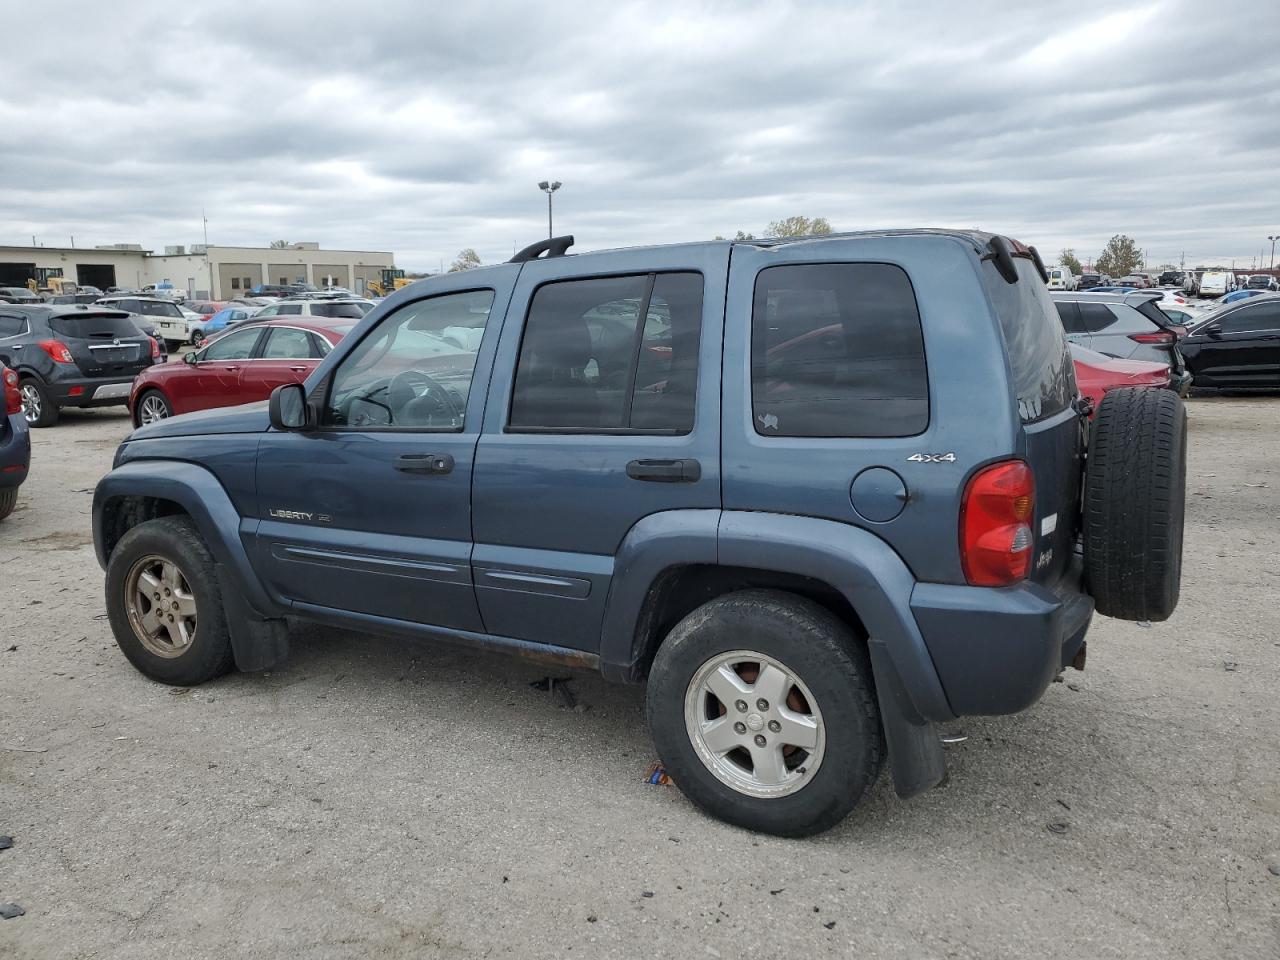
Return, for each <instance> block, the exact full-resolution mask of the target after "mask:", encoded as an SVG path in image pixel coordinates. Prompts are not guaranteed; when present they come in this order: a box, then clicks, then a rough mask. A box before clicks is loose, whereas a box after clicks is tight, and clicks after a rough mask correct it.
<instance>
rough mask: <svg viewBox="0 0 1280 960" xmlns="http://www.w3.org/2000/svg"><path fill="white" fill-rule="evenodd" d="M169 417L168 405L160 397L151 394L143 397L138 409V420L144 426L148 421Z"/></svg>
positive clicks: (152, 421)
mask: <svg viewBox="0 0 1280 960" xmlns="http://www.w3.org/2000/svg"><path fill="white" fill-rule="evenodd" d="M168 418H169V407H168V405H167V404H166V403H165V402H164V400H163V399H162V398H161V397H158V396H156V395H155V394H152V395H151V396H149V397H145V398H144V399H143V401H142V405H141V407H140V408H139V410H138V420H139V421H140V422H141V423H142V425H143V426H144V427H145V426H146V425H147V424H149V423H155V422H156V421H158V420H167V419H168Z"/></svg>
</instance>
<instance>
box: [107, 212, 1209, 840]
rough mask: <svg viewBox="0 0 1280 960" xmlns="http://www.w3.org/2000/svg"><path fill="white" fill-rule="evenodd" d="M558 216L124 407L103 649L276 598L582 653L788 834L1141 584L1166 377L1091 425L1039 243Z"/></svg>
mask: <svg viewBox="0 0 1280 960" xmlns="http://www.w3.org/2000/svg"><path fill="white" fill-rule="evenodd" d="M572 242H573V241H572V238H571V237H559V238H553V239H550V240H546V241H542V242H540V243H537V244H534V245H532V246H531V247H528V248H526V249H525V250H523V251H521V252H520V253H518V254H517V255H516V256H515V257H514V258H513V259H512V260H511V262H509V263H505V264H501V265H497V266H492V267H486V268H481V269H476V270H470V271H467V272H462V273H451V274H447V275H443V276H436V277H431V278H429V279H426V280H422V281H419V282H417V283H414V284H412V285H410V286H408V287H405V288H404V289H402V290H400V291H398V292H397V293H396V294H395V295H393V296H391V297H389V298H388V299H387V300H386V301H384V302H383V303H382V304H381V305H380V306H379V307H378V308H377V309H375V310H373V311H372V312H371V313H370V314H369V315H368V316H367V317H366V318H365V319H364V320H363V321H361V322H360V324H359V325H358V326H357V327H356V328H355V330H353V331H352V332H351V334H350V335H349V336H347V337H346V339H345V340H344V341H343V342H342V344H341V345H340V346H339V347H337V348H336V349H335V350H334V351H333V352H332V353H331V354H330V355H329V356H328V357H327V358H326V359H325V360H324V362H323V363H321V364H320V366H319V367H318V368H317V369H316V371H315V372H314V373H313V374H312V375H311V377H310V378H309V379H308V380H307V382H306V383H305V384H304V385H298V384H291V385H286V386H283V387H280V388H279V389H278V390H277V391H276V392H275V394H273V396H272V398H271V400H270V402H269V403H268V404H257V405H249V406H243V407H236V408H231V409H221V410H216V411H207V412H202V413H195V414H189V415H186V416H181V417H175V418H172V419H169V420H165V421H162V422H159V423H156V424H152V425H150V426H147V427H143V428H141V429H139V430H137V431H135V432H134V433H133V434H132V435H130V436H129V437H128V438H127V439H126V440H125V442H124V443H123V444H122V445H121V446H120V448H119V450H118V452H117V454H116V458H115V464H114V467H113V469H112V471H111V472H110V473H109V474H108V475H107V476H106V477H105V478H104V479H103V480H102V481H101V482H100V483H99V485H98V488H97V491H96V494H95V497H94V519H93V524H94V537H95V543H96V547H97V553H98V558H99V560H100V562H101V563H102V565H103V566H104V568H105V569H106V603H107V610H108V613H109V617H110V622H111V626H112V630H113V632H114V634H115V637H116V640H117V642H118V643H119V646H120V648H121V650H122V651H123V652H124V654H125V656H126V657H128V659H129V660H130V661H131V662H132V663H133V664H134V666H136V667H137V668H138V669H139V670H141V671H142V672H143V673H145V674H146V675H147V676H149V677H152V678H154V679H156V680H159V681H161V682H164V683H171V684H182V685H189V684H196V683H200V682H202V681H205V680H209V679H211V678H213V677H216V676H218V675H219V674H222V673H224V672H226V671H228V670H230V669H232V668H233V667H238V668H239V669H241V670H249V671H252V670H261V669H263V668H266V667H268V666H270V665H271V664H273V663H276V662H277V661H279V660H280V659H281V658H283V657H284V656H286V654H287V648H288V629H287V627H286V618H289V617H292V618H304V619H308V620H313V621H318V622H321V623H326V624H333V625H337V626H342V627H347V628H355V629H361V630H367V631H372V632H379V633H390V634H395V635H400V636H404V637H408V638H416V639H419V640H422V641H425V642H427V643H431V642H441V641H449V642H461V643H467V644H473V645H476V646H480V647H486V648H491V649H502V650H507V651H510V652H514V653H518V654H522V655H525V656H528V657H532V658H535V659H541V660H543V661H547V662H551V663H555V664H559V665H574V666H579V667H585V668H591V669H598V670H599V671H600V672H601V673H603V674H604V676H605V677H607V678H609V679H611V680H616V681H620V682H644V683H646V684H647V693H646V696H647V713H648V720H649V727H650V731H651V734H652V737H653V739H654V742H655V744H656V746H657V750H658V754H659V756H660V757H661V759H662V761H663V763H664V764H665V765H666V767H667V769H668V771H669V772H670V773H671V775H672V776H673V778H674V780H675V782H676V784H677V785H678V786H679V787H680V789H681V790H682V791H683V792H684V793H685V794H686V795H687V796H688V797H689V798H690V799H691V800H692V801H693V802H694V803H696V804H698V805H699V806H700V807H702V808H703V809H705V810H706V811H708V812H709V813H711V814H712V815H714V816H717V817H720V818H722V819H724V820H727V821H729V822H732V823H735V824H739V825H742V826H745V827H748V828H751V829H755V830H760V831H767V832H771V833H776V834H781V835H787V836H800V835H804V834H809V833H814V832H817V831H821V830H825V829H827V828H829V827H831V826H832V825H834V824H835V823H837V822H838V821H839V820H840V819H841V818H843V817H844V816H845V815H846V814H847V813H848V812H849V810H851V809H852V808H853V807H854V805H856V804H857V803H858V801H859V799H860V798H861V797H862V795H863V794H864V792H865V791H866V790H867V788H868V786H869V785H871V784H872V783H873V782H874V780H875V779H876V777H877V775H878V774H879V772H880V769H881V767H882V766H883V765H884V763H885V762H886V761H887V762H888V765H889V767H890V769H891V771H892V776H893V782H894V786H895V788H896V790H897V792H898V793H899V794H900V795H901V796H904V797H907V796H912V795H914V794H917V793H919V792H921V791H923V790H925V789H927V788H929V787H930V786H933V785H934V784H936V783H938V782H939V781H940V780H941V779H942V777H943V776H944V774H945V766H944V761H943V755H942V748H941V746H940V742H939V738H938V733H937V729H936V724H938V723H941V722H945V721H949V720H953V719H954V718H956V717H959V716H964V715H974V714H1006V713H1013V712H1016V711H1019V710H1022V709H1024V708H1026V707H1028V706H1030V705H1031V704H1033V703H1034V702H1035V701H1036V700H1037V699H1038V698H1039V697H1040V696H1041V694H1043V692H1044V691H1045V689H1046V688H1047V687H1048V685H1049V684H1050V683H1051V682H1052V681H1053V680H1054V678H1055V677H1056V676H1057V675H1058V674H1060V672H1061V671H1062V670H1063V669H1065V667H1067V666H1075V667H1077V668H1082V667H1083V665H1084V658H1085V643H1084V637H1085V632H1086V630H1087V629H1088V627H1089V623H1090V620H1091V618H1092V616H1093V614H1094V611H1095V608H1096V610H1097V611H1098V612H1100V613H1103V614H1105V615H1108V616H1112V617H1121V618H1126V619H1134V620H1161V619H1164V618H1167V617H1168V616H1169V615H1170V614H1171V613H1172V611H1173V609H1174V607H1175V605H1176V603H1177V599H1178V589H1179V582H1180V578H1181V555H1182V515H1183V499H1184V485H1185V443H1186V414H1185V411H1184V409H1183V407H1182V402H1181V400H1179V399H1178V397H1177V396H1175V395H1174V394H1173V393H1172V392H1171V391H1164V390H1119V391H1113V392H1112V393H1110V394H1108V395H1107V397H1106V399H1105V400H1104V401H1103V402H1102V404H1101V406H1100V409H1099V410H1098V411H1097V417H1096V420H1095V422H1094V425H1093V426H1092V428H1090V426H1089V421H1088V419H1087V414H1088V413H1089V409H1088V407H1087V405H1086V404H1087V401H1083V400H1081V399H1080V398H1079V396H1078V395H1077V391H1076V385H1075V377H1074V373H1073V367H1072V364H1071V360H1070V357H1069V354H1068V352H1067V348H1066V342H1065V339H1064V334H1063V330H1062V326H1061V323H1060V322H1059V319H1058V314H1057V312H1056V311H1055V309H1054V306H1053V304H1052V302H1051V301H1050V299H1049V294H1048V291H1047V289H1046V281H1045V272H1044V266H1043V263H1042V262H1041V260H1040V257H1039V255H1038V254H1037V253H1036V251H1035V249H1034V248H1032V247H1026V246H1023V245H1022V244H1019V243H1017V242H1015V241H1013V240H1010V239H1007V238H1005V237H1001V236H998V235H991V234H984V233H977V232H958V231H940V230H900V231H877V232H867V233H858V234H842V235H832V236H827V237H815V238H803V239H782V240H766V241H746V242H710V243H692V244H680V245H671V246H656V247H644V248H633V249H621V250H608V251H601V252H595V253H587V254H570V253H568V248H569V247H570V245H571V244H572ZM238 329H239V330H240V335H244V331H245V330H248V329H251V328H246V327H241V328H238ZM260 335H265V333H264V334H260ZM246 362H249V363H251V362H253V361H246Z"/></svg>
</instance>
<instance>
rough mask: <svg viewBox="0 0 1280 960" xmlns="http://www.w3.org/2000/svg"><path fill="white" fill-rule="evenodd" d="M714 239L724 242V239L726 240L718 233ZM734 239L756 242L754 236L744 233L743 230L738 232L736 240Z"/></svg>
mask: <svg viewBox="0 0 1280 960" xmlns="http://www.w3.org/2000/svg"><path fill="white" fill-rule="evenodd" d="M712 239H713V240H723V239H724V237H722V236H720V234H718V233H717V234H716V235H715V236H714V237H712ZM733 239H735V240H754V239H755V237H754V236H752V235H751V234H749V233H743V232H742V231H741V230H739V231H738V232H737V234H736V235H735V236H734V238H733Z"/></svg>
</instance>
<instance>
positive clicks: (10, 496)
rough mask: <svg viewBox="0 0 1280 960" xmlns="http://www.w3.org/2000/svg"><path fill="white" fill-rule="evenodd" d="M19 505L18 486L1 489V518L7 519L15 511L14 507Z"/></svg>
mask: <svg viewBox="0 0 1280 960" xmlns="http://www.w3.org/2000/svg"><path fill="white" fill-rule="evenodd" d="M17 505H18V488H17V487H8V488H6V489H4V490H0V520H3V519H5V518H6V517H7V516H9V514H11V513H13V508H14V507H16V506H17Z"/></svg>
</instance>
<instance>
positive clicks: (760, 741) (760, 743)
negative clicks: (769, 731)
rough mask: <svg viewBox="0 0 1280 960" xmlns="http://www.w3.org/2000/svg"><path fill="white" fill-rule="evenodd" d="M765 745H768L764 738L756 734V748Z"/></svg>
mask: <svg viewBox="0 0 1280 960" xmlns="http://www.w3.org/2000/svg"><path fill="white" fill-rule="evenodd" d="M766 743H768V741H767V740H765V738H764V737H763V736H762V735H761V734H758V733H757V734H756V746H757V747H763V746H764V745H765V744H766Z"/></svg>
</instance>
